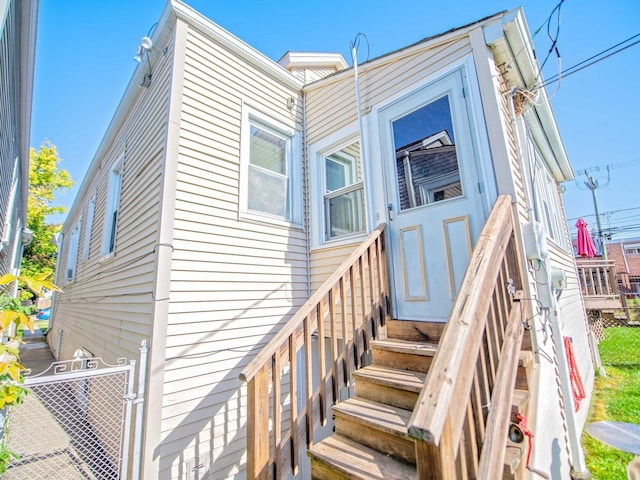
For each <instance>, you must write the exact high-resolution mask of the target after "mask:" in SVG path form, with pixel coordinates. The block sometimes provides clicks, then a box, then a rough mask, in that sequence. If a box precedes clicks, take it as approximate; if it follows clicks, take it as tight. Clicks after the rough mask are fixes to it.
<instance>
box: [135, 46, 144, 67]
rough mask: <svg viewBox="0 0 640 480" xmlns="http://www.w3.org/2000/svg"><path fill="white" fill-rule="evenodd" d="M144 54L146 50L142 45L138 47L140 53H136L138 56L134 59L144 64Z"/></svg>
mask: <svg viewBox="0 0 640 480" xmlns="http://www.w3.org/2000/svg"><path fill="white" fill-rule="evenodd" d="M143 52H144V49H143V48H142V45H138V53H136V56H135V57H133V59H134V60H135V61H136V62H138V63H142V62H144V57H143V56H142V53H143Z"/></svg>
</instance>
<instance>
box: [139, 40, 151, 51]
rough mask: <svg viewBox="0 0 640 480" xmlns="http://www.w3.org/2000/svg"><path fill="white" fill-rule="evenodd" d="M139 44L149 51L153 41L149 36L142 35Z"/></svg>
mask: <svg viewBox="0 0 640 480" xmlns="http://www.w3.org/2000/svg"><path fill="white" fill-rule="evenodd" d="M140 46H141V47H142V48H144V49H145V50H147V51H149V50H151V49H152V48H153V42H152V41H151V39H150V38H149V37H142V38H141V39H140Z"/></svg>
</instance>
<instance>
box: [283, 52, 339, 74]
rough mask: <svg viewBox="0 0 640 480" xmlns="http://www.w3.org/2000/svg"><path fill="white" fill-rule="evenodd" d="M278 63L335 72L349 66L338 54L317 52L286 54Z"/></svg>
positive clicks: (284, 65) (285, 66) (285, 65)
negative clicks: (334, 70)
mask: <svg viewBox="0 0 640 480" xmlns="http://www.w3.org/2000/svg"><path fill="white" fill-rule="evenodd" d="M278 63H279V64H280V65H281V66H283V67H284V68H287V67H293V68H296V67H333V68H335V69H336V71H340V70H344V69H345V68H348V67H349V65H348V64H347V61H346V60H345V59H344V57H343V56H342V55H341V54H339V53H319V52H287V53H285V54H284V55H283V56H282V58H281V59H280V60H278Z"/></svg>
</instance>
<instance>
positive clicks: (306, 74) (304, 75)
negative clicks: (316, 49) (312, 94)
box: [290, 67, 336, 84]
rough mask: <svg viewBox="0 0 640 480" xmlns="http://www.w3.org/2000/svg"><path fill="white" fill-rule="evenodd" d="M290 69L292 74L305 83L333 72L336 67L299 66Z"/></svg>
mask: <svg viewBox="0 0 640 480" xmlns="http://www.w3.org/2000/svg"><path fill="white" fill-rule="evenodd" d="M290 71H291V74H292V75H294V76H295V77H297V78H299V79H300V80H302V81H303V82H304V83H305V84H307V83H311V82H315V81H316V80H320V79H321V78H324V77H327V76H329V75H331V74H332V73H335V72H336V69H335V68H333V67H300V68H292V69H291V70H290Z"/></svg>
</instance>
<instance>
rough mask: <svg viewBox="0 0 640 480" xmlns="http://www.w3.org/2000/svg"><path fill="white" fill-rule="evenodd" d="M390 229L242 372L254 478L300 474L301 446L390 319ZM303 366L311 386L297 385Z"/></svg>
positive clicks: (374, 236) (376, 235)
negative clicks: (387, 237) (388, 257)
mask: <svg viewBox="0 0 640 480" xmlns="http://www.w3.org/2000/svg"><path fill="white" fill-rule="evenodd" d="M384 231H385V225H384V224H382V225H379V226H378V227H377V228H376V229H375V230H374V231H373V232H372V233H371V235H369V237H368V238H367V239H366V240H365V241H364V242H363V243H362V244H361V245H360V246H358V248H356V250H355V251H354V252H353V253H352V254H351V255H350V256H349V257H348V258H347V259H346V260H345V261H344V262H343V263H342V265H341V266H340V267H339V268H338V269H337V270H336V272H335V273H333V274H332V275H331V276H330V277H329V278H328V279H327V280H326V281H325V282H324V283H323V285H322V286H321V287H320V288H319V289H318V290H317V291H316V292H315V293H314V294H313V295H311V297H310V298H309V300H307V301H306V302H305V303H304V305H302V307H300V309H299V310H298V311H297V312H296V313H295V314H294V315H293V316H292V317H291V319H290V320H289V321H288V322H287V323H286V325H284V326H283V327H282V329H281V330H280V331H279V332H278V333H277V334H276V335H275V336H274V337H273V339H272V340H271V341H270V342H269V343H268V344H267V345H266V346H265V347H264V348H263V349H262V350H261V351H260V353H258V355H256V357H255V358H254V359H253V360H252V361H251V362H250V363H249V364H248V365H247V366H246V367H245V368H244V369H243V370H242V372H241V373H240V379H241V380H242V381H245V382H247V384H248V385H247V478H250V479H253V478H260V479H268V478H284V476H285V475H286V473H287V472H289V471H293V472H294V473H295V472H296V470H297V468H298V451H299V446H300V444H302V443H304V445H305V447H308V446H310V445H311V444H312V443H313V437H314V431H315V429H316V426H317V425H324V424H325V422H326V420H327V418H326V417H327V412H328V411H329V408H330V406H331V404H332V403H335V402H336V401H338V399H339V390H340V389H341V388H342V387H345V386H348V385H349V384H350V383H351V372H352V370H353V369H355V368H358V367H360V366H361V365H362V359H363V358H364V356H365V353H368V349H369V341H370V340H371V339H372V338H377V337H378V335H379V332H380V328H381V327H382V326H383V325H384V323H385V322H386V321H387V320H388V319H389V317H390V312H391V307H390V297H389V281H388V278H389V276H388V270H387V258H386V256H387V250H386V244H385V240H384ZM348 303H350V305H347V304H348ZM327 328H328V331H327V330H326V329H327ZM338 328H340V333H338ZM325 331H326V334H325ZM326 336H328V337H330V338H329V341H328V342H326V341H325V337H326ZM315 338H317V342H314V339H315ZM339 338H340V339H341V340H342V342H341V344H339V342H338V339H339ZM327 351H329V352H330V353H329V358H327V354H326V352H327ZM299 353H300V354H301V357H299ZM314 360H317V361H314ZM302 371H304V374H305V375H304V378H305V385H304V387H303V388H302V389H298V385H297V384H298V378H297V377H298V372H302ZM314 378H315V379H316V380H314ZM314 382H315V383H314ZM328 392H331V395H329V393H328ZM287 397H288V398H287ZM301 404H304V405H305V406H304V408H299V406H300V405H301Z"/></svg>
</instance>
